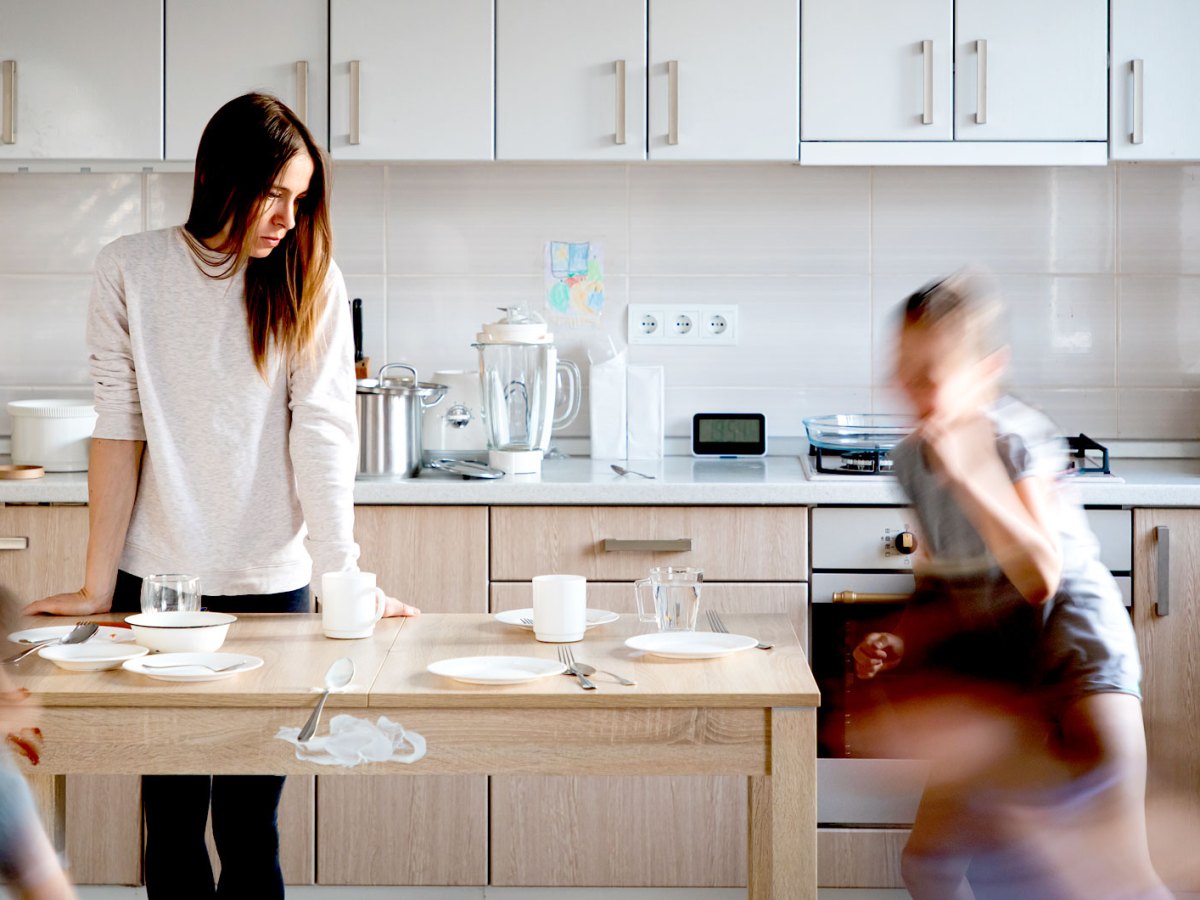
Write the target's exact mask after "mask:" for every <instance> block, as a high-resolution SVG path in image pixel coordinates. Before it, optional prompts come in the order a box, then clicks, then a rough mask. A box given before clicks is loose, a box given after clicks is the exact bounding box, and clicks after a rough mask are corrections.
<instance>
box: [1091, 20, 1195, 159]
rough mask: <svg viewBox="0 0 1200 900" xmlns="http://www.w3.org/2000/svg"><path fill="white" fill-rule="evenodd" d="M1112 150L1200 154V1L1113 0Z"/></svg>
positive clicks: (1131, 155)
mask: <svg viewBox="0 0 1200 900" xmlns="http://www.w3.org/2000/svg"><path fill="white" fill-rule="evenodd" d="M1110 21H1111V25H1110V27H1111V28H1112V70H1111V72H1110V73H1109V82H1110V87H1109V95H1110V107H1111V110H1112V114H1111V117H1110V120H1109V129H1110V130H1109V138H1108V139H1109V155H1110V156H1111V157H1112V158H1113V159H1200V118H1198V117H1197V116H1196V115H1195V106H1196V85H1197V84H1200V54H1198V53H1197V52H1196V38H1197V35H1200V3H1196V2H1195V0H1112V9H1111V20H1110Z"/></svg>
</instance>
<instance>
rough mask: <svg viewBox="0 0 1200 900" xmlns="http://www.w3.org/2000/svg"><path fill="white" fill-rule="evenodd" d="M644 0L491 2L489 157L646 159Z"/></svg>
mask: <svg viewBox="0 0 1200 900" xmlns="http://www.w3.org/2000/svg"><path fill="white" fill-rule="evenodd" d="M645 122H646V2H645V0H604V2H602V3H597V2H595V0H496V158H497V159H607V160H632V159H645V157H646V127H645Z"/></svg>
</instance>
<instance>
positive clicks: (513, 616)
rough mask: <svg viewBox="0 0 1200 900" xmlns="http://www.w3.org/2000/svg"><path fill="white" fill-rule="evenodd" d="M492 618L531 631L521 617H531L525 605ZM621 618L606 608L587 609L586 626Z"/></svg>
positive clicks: (529, 626) (529, 610)
mask: <svg viewBox="0 0 1200 900" xmlns="http://www.w3.org/2000/svg"><path fill="white" fill-rule="evenodd" d="M493 618H494V619H495V620H496V621H497V622H503V623H504V624H505V625H516V626H517V627H518V628H525V629H527V630H529V631H533V626H532V625H526V624H525V623H524V622H522V621H521V620H522V619H532V618H533V610H532V609H530V608H528V607H526V608H525V609H508V610H505V611H504V612H498V613H496V615H495V616H493ZM619 618H621V617H620V616H619V615H617V614H616V613H615V612H612V611H611V610H608V609H589V610H588V611H587V627H588V628H595V627H596V626H597V625H607V624H608V623H609V622H615V621H617V619H619Z"/></svg>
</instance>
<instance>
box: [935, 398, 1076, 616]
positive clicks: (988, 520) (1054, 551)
mask: <svg viewBox="0 0 1200 900" xmlns="http://www.w3.org/2000/svg"><path fill="white" fill-rule="evenodd" d="M922 437H923V438H924V441H925V446H926V448H927V453H928V456H929V459H930V462H931V464H932V465H933V466H934V468H935V469H936V470H937V471H938V472H939V473H940V474H941V475H942V477H943V478H944V479H945V480H946V484H947V486H948V487H949V489H950V491H951V492H952V493H953V495H954V498H955V500H957V501H958V502H959V504H960V505H961V506H962V508H963V511H964V512H965V513H966V515H967V518H969V519H970V520H971V524H973V525H974V526H975V528H976V530H978V532H979V534H980V536H981V537H982V538H983V541H984V543H985V544H986V545H987V548H988V550H989V551H990V552H991V554H992V556H994V557H995V559H996V562H997V563H999V565H1000V568H1001V569H1002V570H1003V571H1004V574H1005V575H1007V576H1008V579H1009V580H1010V581H1011V582H1012V583H1013V584H1014V585H1015V586H1016V588H1017V590H1018V591H1020V592H1021V596H1023V597H1024V598H1025V599H1026V600H1028V601H1029V602H1030V603H1043V602H1045V601H1046V600H1048V599H1049V598H1051V597H1053V596H1054V594H1055V593H1056V592H1057V591H1058V583H1059V579H1060V577H1061V575H1062V551H1061V548H1060V547H1059V543H1058V527H1057V523H1056V521H1055V513H1054V504H1053V502H1052V497H1053V490H1054V488H1053V485H1052V484H1050V483H1049V482H1048V481H1047V479H1045V478H1044V477H1042V476H1038V475H1031V476H1028V477H1025V478H1022V479H1021V480H1019V481H1016V482H1014V481H1012V480H1011V479H1010V478H1009V474H1008V471H1007V470H1006V469H1005V467H1004V462H1003V461H1002V460H1001V458H1000V455H999V453H998V452H997V449H996V437H995V434H994V433H993V431H992V424H991V422H990V421H989V420H988V419H987V418H986V417H985V416H983V415H979V414H976V415H971V416H965V417H963V418H960V419H957V420H955V421H954V422H951V423H950V424H948V425H945V426H941V427H939V426H936V425H930V426H927V427H925V428H923V434H922Z"/></svg>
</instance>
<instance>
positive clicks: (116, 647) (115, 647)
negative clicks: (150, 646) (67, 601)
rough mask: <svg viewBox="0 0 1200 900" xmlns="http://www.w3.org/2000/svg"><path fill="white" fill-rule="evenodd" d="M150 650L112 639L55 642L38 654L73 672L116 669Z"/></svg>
mask: <svg viewBox="0 0 1200 900" xmlns="http://www.w3.org/2000/svg"><path fill="white" fill-rule="evenodd" d="M149 652H150V651H149V650H147V649H146V648H145V647H139V646H137V645H136V644H114V643H113V642H112V641H94V642H91V641H84V642H83V643H82V644H55V645H54V646H51V647H43V648H42V649H41V650H39V651H38V656H40V657H41V658H42V659H48V660H50V662H52V663H54V664H55V665H56V666H58V667H59V668H60V669H69V670H70V671H72V672H99V671H100V670H102V669H115V668H116V667H117V666H119V665H121V664H122V663H123V662H125V660H127V659H136V658H137V657H139V656H145V655H146V654H147V653H149Z"/></svg>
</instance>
